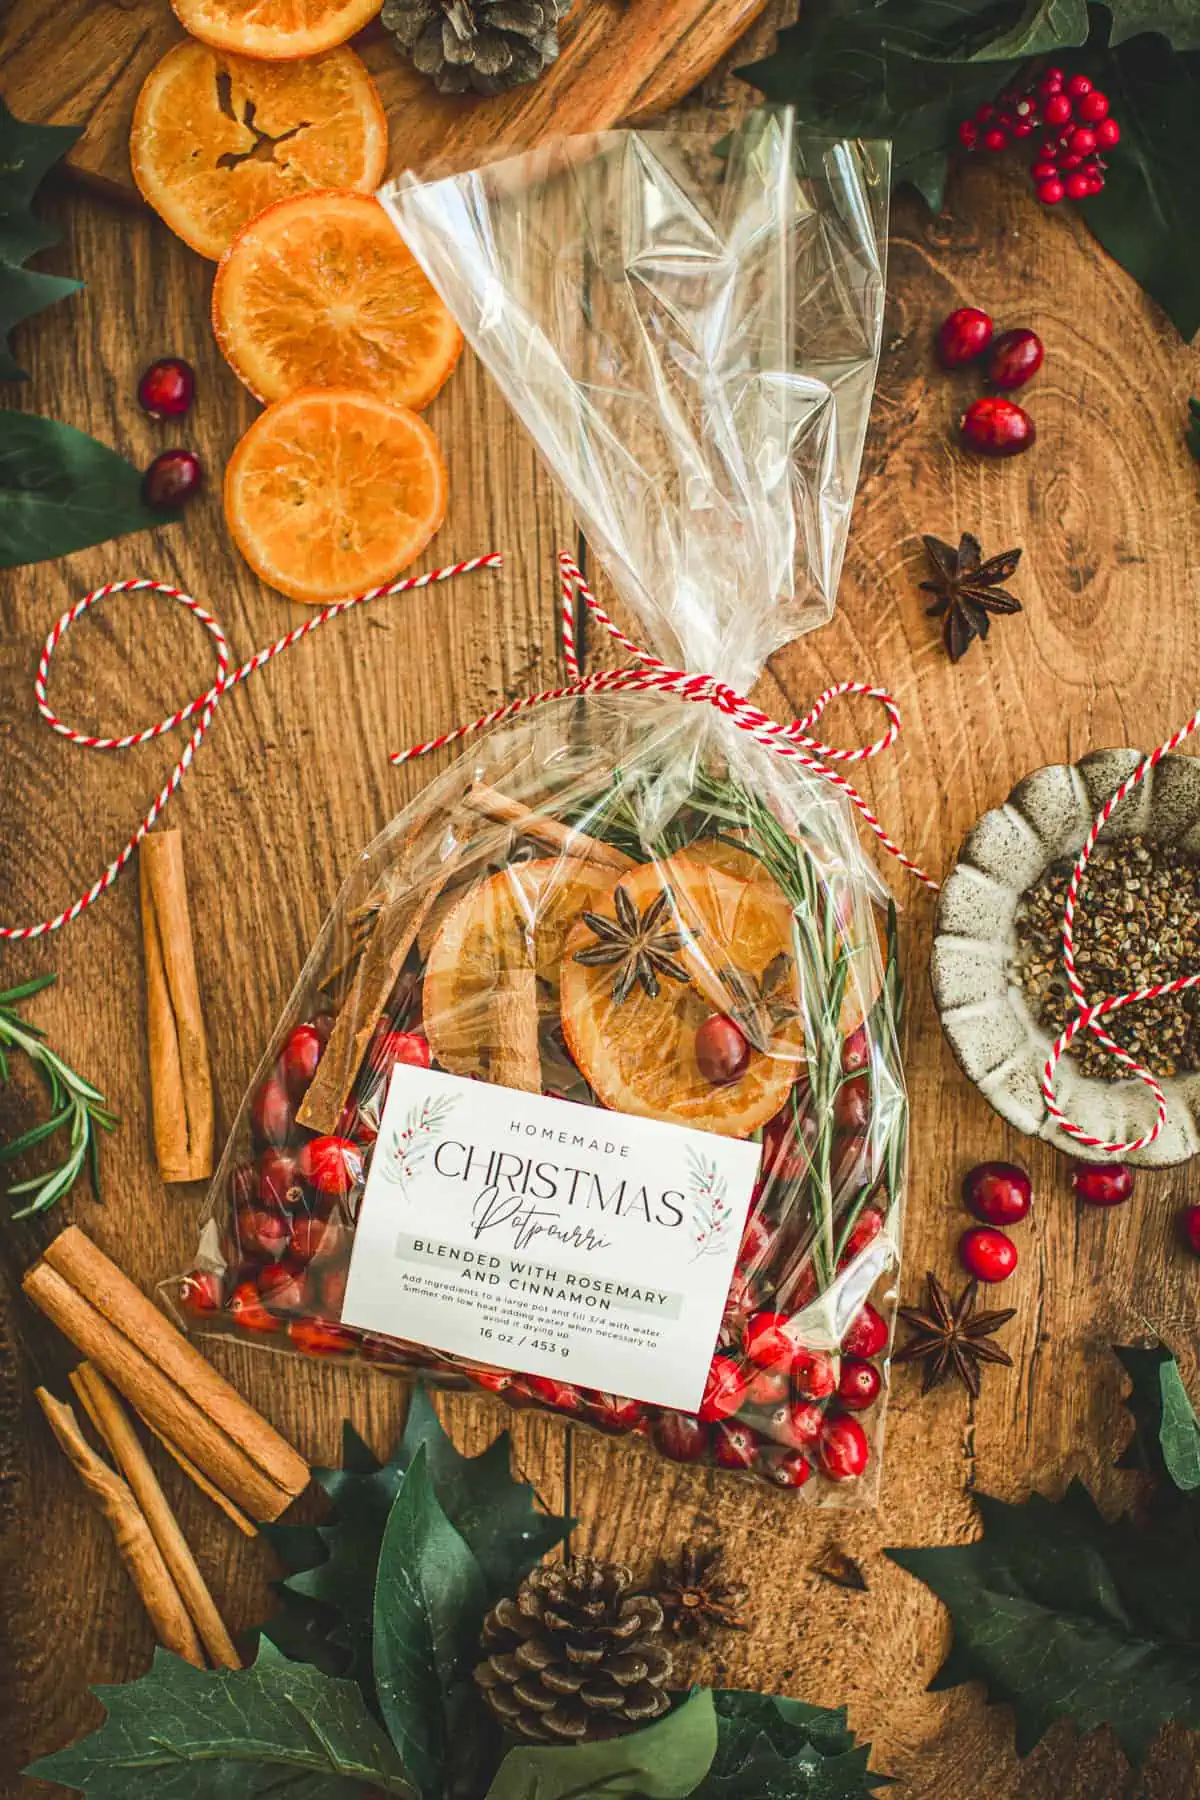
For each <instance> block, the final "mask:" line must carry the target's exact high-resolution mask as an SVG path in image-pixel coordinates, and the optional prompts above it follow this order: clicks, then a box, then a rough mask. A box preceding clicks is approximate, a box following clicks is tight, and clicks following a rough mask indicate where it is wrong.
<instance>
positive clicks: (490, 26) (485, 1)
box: [380, 0, 572, 94]
mask: <svg viewBox="0 0 1200 1800" xmlns="http://www.w3.org/2000/svg"><path fill="white" fill-rule="evenodd" d="M571 4H572V0H386V3H385V5H384V8H383V11H382V13H381V14H380V17H381V19H382V21H383V25H384V28H385V30H387V31H390V32H391V34H392V36H393V37H394V38H395V40H396V43H397V44H398V45H399V47H400V49H401V50H403V51H405V52H406V53H407V54H408V55H409V56H410V57H411V58H412V63H413V67H414V68H415V69H419V70H420V72H421V74H422V75H428V76H429V77H430V78H431V79H432V81H433V84H434V86H435V87H436V88H437V89H438V91H439V93H442V94H466V93H470V92H474V93H476V94H502V93H503V92H504V90H505V89H506V88H514V87H521V86H522V85H523V84H524V83H525V82H528V81H536V80H537V78H538V76H539V75H540V74H541V73H542V71H543V70H544V69H546V68H548V67H549V65H550V64H551V63H552V62H553V61H554V60H555V58H556V57H557V55H558V21H559V20H560V19H561V18H563V17H565V15H566V14H567V13H568V12H569V11H570V8H571Z"/></svg>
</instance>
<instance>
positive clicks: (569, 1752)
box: [487, 1689, 757, 1800]
mask: <svg viewBox="0 0 1200 1800" xmlns="http://www.w3.org/2000/svg"><path fill="white" fill-rule="evenodd" d="M716 1749H717V1721H716V1714H715V1711H714V1708H713V1696H712V1694H711V1693H709V1691H708V1690H707V1689H702V1690H701V1692H700V1693H698V1694H693V1695H692V1697H691V1698H690V1699H689V1700H686V1701H685V1702H684V1703H683V1705H682V1706H679V1707H677V1708H676V1709H675V1711H674V1712H672V1713H668V1714H667V1716H666V1718H665V1719H659V1720H657V1721H656V1722H655V1724H653V1725H647V1726H645V1727H644V1728H643V1729H642V1730H641V1731H634V1732H631V1733H630V1734H629V1736H628V1737H622V1738H610V1739H609V1740H608V1742H607V1743H602V1744H573V1745H569V1746H565V1747H563V1748H562V1749H556V1748H555V1749H545V1750H543V1749H536V1750H535V1749H526V1748H525V1747H524V1746H521V1747H520V1748H518V1749H516V1750H510V1751H509V1753H508V1755H507V1756H506V1757H505V1759H504V1761H503V1762H502V1763H501V1765H500V1770H499V1773H498V1774H497V1776H496V1779H495V1781H493V1783H492V1785H491V1787H490V1788H489V1789H488V1793H487V1800H591V1797H592V1796H596V1797H597V1800H599V1797H600V1796H602V1795H603V1796H606V1797H607V1796H608V1795H610V1794H636V1795H638V1796H639V1797H640V1800H684V1796H686V1795H688V1794H694V1793H697V1792H701V1791H703V1790H702V1789H701V1788H700V1783H702V1782H703V1780H704V1777H705V1775H706V1774H707V1772H708V1770H709V1768H710V1766H711V1764H712V1760H713V1757H714V1755H715V1754H716ZM744 1800H757V1796H753V1795H752V1794H750V1793H745V1795H744Z"/></svg>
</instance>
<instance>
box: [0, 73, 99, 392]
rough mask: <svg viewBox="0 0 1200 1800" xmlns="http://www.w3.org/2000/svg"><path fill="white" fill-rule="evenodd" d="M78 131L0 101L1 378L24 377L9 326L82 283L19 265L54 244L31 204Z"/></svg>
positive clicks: (48, 227)
mask: <svg viewBox="0 0 1200 1800" xmlns="http://www.w3.org/2000/svg"><path fill="white" fill-rule="evenodd" d="M80 130H81V127H79V126H75V125H26V124H25V123H23V121H22V120H20V119H17V118H14V117H13V115H12V113H11V112H9V110H8V108H7V106H6V105H5V104H4V101H3V99H0V381H17V380H23V379H24V371H23V370H22V369H21V368H20V367H19V366H18V364H17V362H16V361H15V359H14V357H13V355H12V352H11V351H10V350H9V348H8V334H9V332H10V331H11V330H12V328H13V326H14V325H16V324H18V323H19V322H20V321H21V320H22V319H27V318H29V317H30V315H31V314H33V313H36V312H40V311H41V309H42V308H43V307H44V306H49V305H51V304H52V303H53V302H54V301H55V300H60V299H62V298H63V296H64V295H66V294H71V293H74V292H75V291H76V289H77V288H79V287H80V286H82V283H81V282H78V281H68V280H66V279H65V278H64V277H62V276H59V275H42V274H36V273H34V272H33V271H32V270H29V269H22V268H21V266H20V265H21V264H22V263H23V262H24V261H25V260H26V258H27V257H30V256H32V255H33V253H34V251H35V250H45V249H47V248H48V247H49V246H50V245H51V244H56V243H57V242H58V236H59V234H58V232H57V231H55V229H54V227H53V226H51V225H47V224H46V223H45V222H44V221H43V220H41V219H39V218H37V216H36V215H35V214H34V213H33V212H32V211H31V204H32V201H33V196H34V193H35V191H36V189H37V186H38V184H39V182H40V181H41V179H42V177H43V175H45V173H46V171H47V170H48V169H50V168H52V167H53V165H54V164H55V163H56V162H57V161H58V160H59V158H60V157H62V156H65V155H66V152H67V151H68V149H69V148H70V146H71V145H72V144H73V143H74V142H75V139H76V138H77V137H78V136H79V132H80Z"/></svg>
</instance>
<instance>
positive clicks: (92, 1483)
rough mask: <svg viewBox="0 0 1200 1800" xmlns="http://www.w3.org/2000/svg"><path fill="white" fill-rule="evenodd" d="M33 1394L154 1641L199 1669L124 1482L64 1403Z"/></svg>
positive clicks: (187, 1626)
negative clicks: (111, 1544)
mask: <svg viewBox="0 0 1200 1800" xmlns="http://www.w3.org/2000/svg"><path fill="white" fill-rule="evenodd" d="M34 1393H35V1394H36V1396H37V1400H38V1404H39V1405H40V1407H41V1409H42V1411H43V1412H44V1413H45V1415H46V1418H47V1419H48V1421H49V1423H50V1429H51V1431H53V1433H54V1435H55V1437H56V1438H57V1439H58V1441H59V1444H60V1445H61V1446H62V1449H63V1451H64V1453H65V1454H66V1456H67V1459H68V1461H69V1462H70V1463H71V1465H72V1467H73V1468H74V1469H75V1470H76V1471H77V1472H78V1474H79V1477H80V1479H81V1481H82V1482H83V1484H84V1486H85V1487H86V1488H87V1489H88V1492H89V1493H90V1494H91V1495H92V1497H93V1499H94V1500H95V1501H96V1504H97V1506H98V1507H99V1508H100V1511H101V1513H102V1514H103V1515H104V1517H105V1518H106V1519H107V1520H108V1523H109V1526H110V1527H111V1530H112V1534H113V1537H114V1538H115V1540H116V1545H117V1550H118V1552H119V1554H120V1557H121V1561H122V1562H123V1563H124V1564H125V1567H126V1568H127V1569H128V1571H129V1574H130V1577H131V1578H132V1580H133V1585H134V1586H135V1587H136V1589H137V1591H138V1593H139V1594H140V1595H141V1599H142V1604H143V1606H144V1607H145V1608H146V1611H147V1613H148V1614H149V1616H150V1622H151V1624H152V1625H153V1626H154V1631H155V1635H156V1636H157V1638H158V1641H159V1643H160V1644H165V1645H166V1647H167V1649H168V1650H174V1652H175V1654H176V1655H177V1656H182V1657H183V1658H184V1660H185V1661H186V1662H190V1663H192V1664H193V1665H194V1667H196V1668H197V1669H202V1668H203V1667H204V1653H203V1651H202V1650H201V1648H200V1640H199V1638H198V1637H197V1636H196V1630H195V1627H194V1626H193V1624H192V1621H191V1619H190V1618H189V1616H188V1610H187V1607H186V1606H185V1605H184V1603H183V1599H182V1596H181V1595H180V1592H179V1589H178V1588H177V1587H176V1585H175V1582H174V1580H173V1579H172V1577H171V1572H170V1570H169V1569H168V1568H167V1565H166V1563H165V1562H164V1561H163V1558H162V1552H161V1551H160V1550H159V1547H158V1545H157V1544H156V1543H155V1541H154V1536H153V1533H152V1532H151V1530H150V1527H149V1525H148V1524H147V1522H146V1519H145V1516H144V1514H143V1513H142V1511H141V1508H140V1507H139V1506H138V1503H137V1501H136V1500H135V1499H134V1497H133V1494H132V1493H131V1491H130V1489H129V1486H128V1485H127V1483H126V1482H124V1481H122V1480H121V1477H120V1476H119V1475H118V1474H116V1473H115V1472H114V1471H113V1470H112V1469H110V1468H109V1466H108V1464H107V1463H106V1462H105V1460H104V1458H103V1457H102V1456H98V1455H97V1453H96V1452H95V1451H94V1450H93V1449H92V1447H91V1445H90V1444H89V1443H88V1441H87V1439H86V1438H85V1437H84V1435H83V1433H82V1431H81V1430H80V1429H79V1421H78V1419H77V1418H76V1417H75V1414H74V1412H73V1411H72V1410H71V1408H70V1407H69V1406H67V1405H65V1404H64V1403H63V1402H62V1401H61V1400H56V1399H55V1398H54V1396H53V1394H50V1393H47V1391H46V1389H45V1388H42V1387H39V1388H35V1389H34Z"/></svg>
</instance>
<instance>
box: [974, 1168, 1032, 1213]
mask: <svg viewBox="0 0 1200 1800" xmlns="http://www.w3.org/2000/svg"><path fill="white" fill-rule="evenodd" d="M962 1194H963V1205H964V1206H965V1207H966V1209H967V1211H968V1212H969V1213H974V1215H975V1217H976V1218H977V1219H981V1220H982V1221H983V1223H984V1224H985V1225H1016V1224H1018V1223H1019V1221H1020V1220H1021V1219H1023V1218H1024V1217H1025V1215H1026V1214H1027V1213H1028V1211H1029V1208H1030V1207H1031V1206H1032V1204H1033V1190H1032V1188H1031V1187H1030V1185H1029V1177H1028V1175H1027V1174H1026V1173H1025V1171H1024V1169H1019V1168H1018V1167H1017V1165H1016V1164H1015V1163H1005V1162H985V1163H977V1164H976V1166H975V1168H973V1169H971V1170H969V1171H968V1173H967V1174H966V1175H964V1176H963V1185H962Z"/></svg>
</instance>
